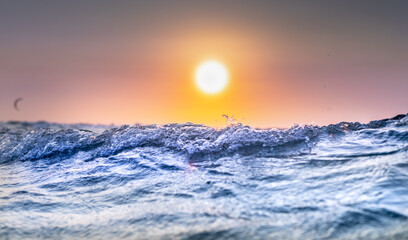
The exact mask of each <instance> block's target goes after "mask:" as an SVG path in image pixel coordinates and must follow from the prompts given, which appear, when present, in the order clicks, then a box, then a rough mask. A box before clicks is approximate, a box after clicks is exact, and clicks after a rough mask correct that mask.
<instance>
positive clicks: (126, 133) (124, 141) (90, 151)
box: [0, 114, 408, 162]
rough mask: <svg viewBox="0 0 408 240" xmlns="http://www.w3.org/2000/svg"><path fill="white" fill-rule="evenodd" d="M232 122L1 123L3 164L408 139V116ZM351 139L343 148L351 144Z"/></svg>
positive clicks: (275, 151)
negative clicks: (260, 124)
mask: <svg viewBox="0 0 408 240" xmlns="http://www.w3.org/2000/svg"><path fill="white" fill-rule="evenodd" d="M227 122H228V123H229V125H228V126H227V127H225V128H221V129H217V128H212V127H208V126H205V125H197V124H192V123H184V124H166V125H133V126H129V125H123V126H119V127H116V126H103V125H86V124H72V125H70V124H55V123H47V122H37V123H28V122H7V123H0V156H1V158H0V159H1V160H0V161H2V162H9V161H15V160H20V161H32V160H38V159H65V158H69V157H70V156H72V155H74V154H77V153H79V152H83V153H86V154H87V157H88V158H89V159H94V158H98V157H106V156H111V155H113V154H117V153H120V152H123V151H125V150H130V149H134V148H142V147H156V148H163V149H165V150H166V151H172V152H174V153H177V154H181V155H184V156H186V157H187V158H193V159H202V158H205V159H208V158H209V159H214V158H219V157H223V156H231V155H234V154H238V155H242V156H249V155H253V156H294V155H302V154H310V153H312V149H313V148H314V146H316V144H317V143H320V142H322V141H323V142H324V141H326V142H327V140H328V139H330V140H331V142H332V141H333V139H337V138H339V137H340V138H343V137H344V136H346V135H347V136H352V137H353V139H352V141H350V142H353V144H356V143H358V141H356V139H357V140H358V139H360V140H362V139H368V136H369V137H370V139H372V140H373V141H374V140H375V139H379V140H378V141H381V139H386V140H388V141H390V140H394V143H395V145H397V149H398V147H400V146H399V145H398V144H396V143H398V141H402V142H403V141H404V140H405V141H406V140H407V139H408V133H407V131H406V130H402V131H399V130H398V128H401V127H404V126H407V125H408V114H401V115H397V116H395V117H393V118H389V119H383V120H377V121H372V122H369V123H368V124H362V123H359V122H354V123H351V122H341V123H338V124H332V125H328V126H313V125H295V126H292V127H291V128H288V129H256V128H252V127H250V126H244V125H242V124H239V123H235V122H232V121H231V120H230V119H227ZM231 122H232V123H233V124H231ZM351 133H357V135H350V134H351ZM346 140H347V139H346ZM346 140H343V141H342V142H341V143H340V144H347V141H346ZM374 142H375V141H374ZM320 145H322V144H320ZM326 145H327V144H326ZM329 145H330V144H329ZM336 145H339V142H337V143H336V144H334V145H333V144H331V145H330V146H331V147H332V148H331V149H330V147H327V146H326V148H327V149H329V150H333V149H334V148H333V147H334V146H336ZM373 146H374V147H376V146H375V145H373ZM327 149H326V151H327ZM342 149H343V150H344V149H347V147H346V148H345V147H344V146H343V147H342ZM350 149H352V147H350ZM370 150H371V149H370ZM322 151H323V152H324V149H323V150H322Z"/></svg>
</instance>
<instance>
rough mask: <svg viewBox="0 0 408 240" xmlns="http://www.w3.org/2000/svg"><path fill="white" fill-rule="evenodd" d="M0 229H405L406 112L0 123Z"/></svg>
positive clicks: (255, 233)
mask: <svg viewBox="0 0 408 240" xmlns="http://www.w3.org/2000/svg"><path fill="white" fill-rule="evenodd" d="M0 238H1V239H15V238H18V239H21V238H23V239H24V238H27V239H32V238H40V239H44V238H53V239H72V238H74V239H78V238H80V239H85V238H87V239H113V238H124V239H384V238H387V239H408V115H398V116H396V117H394V118H392V119H385V120H379V121H373V122H370V123H368V124H361V123H346V122H342V123H339V124H336V125H329V126H323V127H319V126H309V125H306V126H293V127H292V128H290V129H268V130H261V129H254V128H251V127H248V126H243V125H240V124H230V125H229V126H227V127H225V128H222V129H214V128H210V127H206V126H203V125H195V124H168V125H163V126H159V125H133V126H121V127H114V126H97V125H60V124H52V123H46V122H38V123H24V122H7V123H0Z"/></svg>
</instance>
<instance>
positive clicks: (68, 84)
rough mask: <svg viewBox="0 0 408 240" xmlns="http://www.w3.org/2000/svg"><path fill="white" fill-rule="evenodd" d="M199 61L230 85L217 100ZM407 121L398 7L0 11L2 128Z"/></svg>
mask: <svg viewBox="0 0 408 240" xmlns="http://www.w3.org/2000/svg"><path fill="white" fill-rule="evenodd" d="M208 59H215V60H218V61H220V62H222V63H223V64H224V65H225V66H226V67H227V68H228V71H229V74H230V80H229V85H228V88H227V89H226V90H225V91H223V92H222V93H221V94H218V95H214V96H209V95H205V94H203V93H201V92H200V91H199V90H198V89H197V88H196V86H195V84H194V80H193V75H194V71H195V69H196V67H197V66H198V65H199V64H200V63H201V62H203V61H205V60H208ZM17 97H23V98H24V100H23V102H21V103H20V111H15V110H14V109H13V101H14V100H15V99H16V98H17ZM407 112H408V1H406V0H401V1H392V0H384V1H375V0H367V1H344V0H342V1H330V0H321V1H303V0H302V1H290V0H284V1H240V0H233V1H209V0H206V1H191V0H190V1H170V0H167V1H118V0H115V1H113V0H112V1H104V0H95V1H90V0H88V1H87V0H81V1H73V0H71V1H56V0H49V1H42V0H36V1H32V0H27V1H20V0H4V1H1V2H0V121H8V120H26V121H38V120H46V121H54V122H65V123H73V122H85V123H103V124H110V123H115V124H124V123H127V124H132V123H144V124H150V123H158V124H164V123H169V122H187V121H190V122H195V123H204V124H208V125H212V126H220V125H223V124H224V122H225V120H224V119H223V118H222V117H221V115H222V114H227V115H230V116H234V117H235V118H236V119H237V120H238V121H240V122H242V123H244V124H249V125H251V126H254V127H288V126H290V125H291V124H293V123H300V124H307V123H317V124H321V125H323V124H328V123H336V122H340V121H361V122H367V121H370V120H374V119H379V118H385V117H391V116H393V115H395V114H398V113H407Z"/></svg>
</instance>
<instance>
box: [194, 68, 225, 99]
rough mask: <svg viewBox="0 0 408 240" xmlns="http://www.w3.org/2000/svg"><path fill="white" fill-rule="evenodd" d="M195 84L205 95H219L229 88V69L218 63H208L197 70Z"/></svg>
mask: <svg viewBox="0 0 408 240" xmlns="http://www.w3.org/2000/svg"><path fill="white" fill-rule="evenodd" d="M195 82H196V84H197V87H198V88H199V89H200V90H201V91H203V92H204V93H207V94H216V93H219V92H221V91H222V90H223V89H224V88H225V87H226V86H227V83H228V72H227V69H226V68H225V67H224V66H223V65H222V64H221V63H219V62H217V61H206V62H204V63H202V64H201V65H200V66H199V67H198V68H197V70H196V73H195Z"/></svg>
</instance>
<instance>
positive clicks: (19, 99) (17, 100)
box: [13, 97, 23, 111]
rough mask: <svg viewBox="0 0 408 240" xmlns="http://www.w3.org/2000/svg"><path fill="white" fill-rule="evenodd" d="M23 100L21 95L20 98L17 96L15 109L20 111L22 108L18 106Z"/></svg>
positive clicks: (14, 104)
mask: <svg viewBox="0 0 408 240" xmlns="http://www.w3.org/2000/svg"><path fill="white" fill-rule="evenodd" d="M21 101H23V98H21V97H19V98H17V99H16V100H14V103H13V106H14V109H16V111H19V110H20V109H19V108H18V103H19V102H21Z"/></svg>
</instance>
